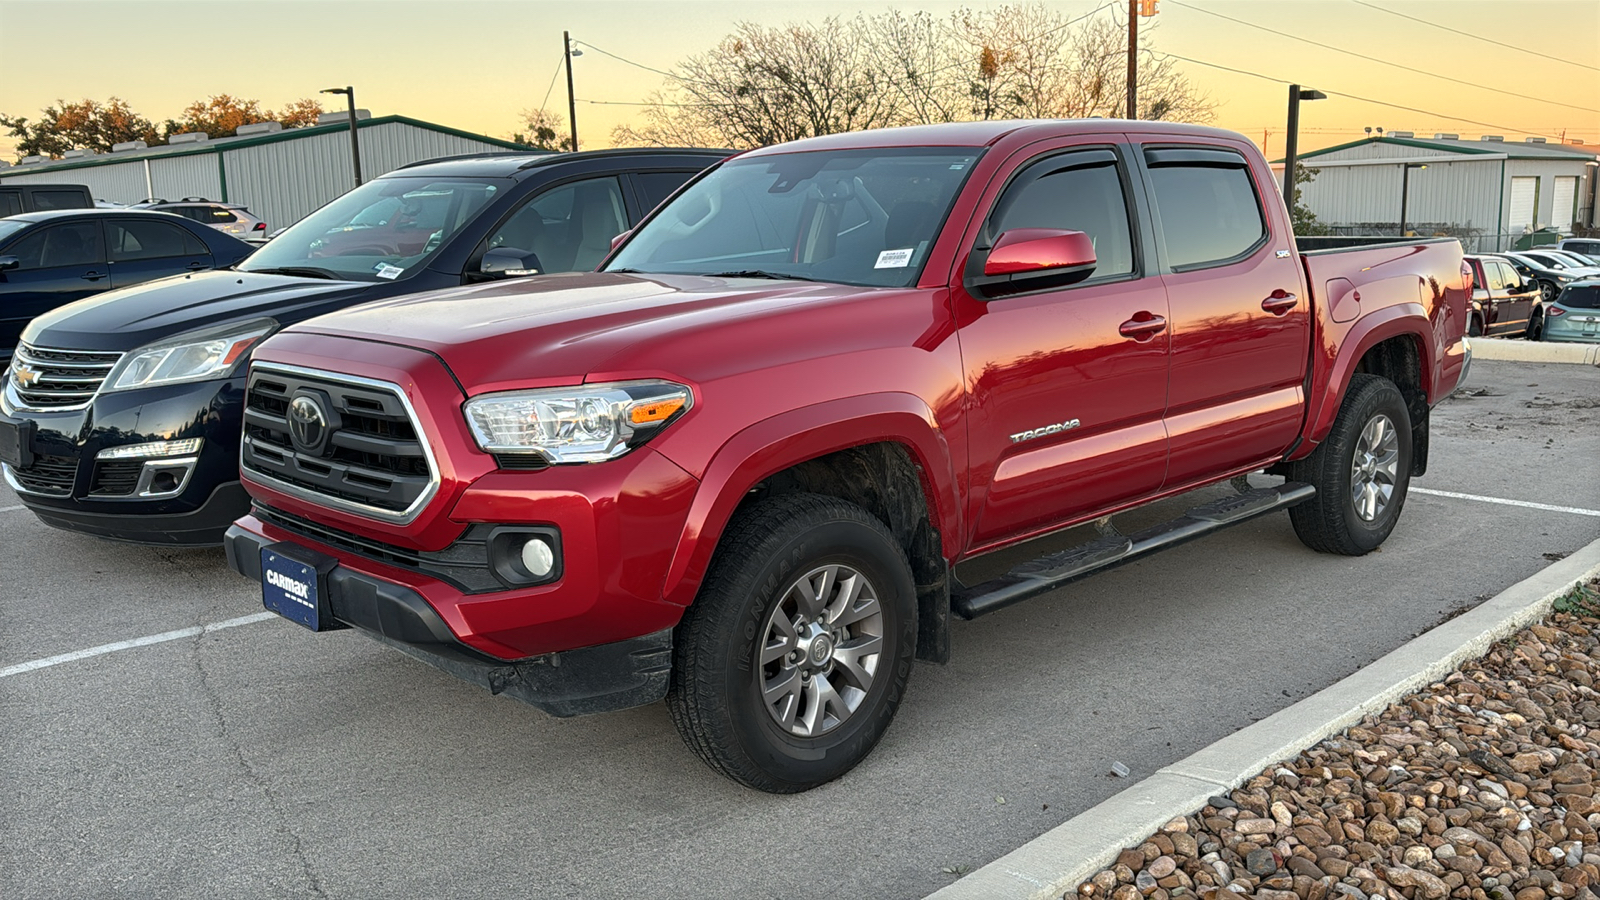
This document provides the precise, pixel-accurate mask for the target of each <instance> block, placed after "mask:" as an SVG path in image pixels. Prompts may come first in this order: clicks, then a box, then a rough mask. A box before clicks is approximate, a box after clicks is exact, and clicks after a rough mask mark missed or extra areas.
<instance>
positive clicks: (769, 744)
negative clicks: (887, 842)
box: [667, 494, 917, 793]
mask: <svg viewBox="0 0 1600 900" xmlns="http://www.w3.org/2000/svg"><path fill="white" fill-rule="evenodd" d="M916 633H917V621H916V589H915V587H914V585H913V582H912V578H911V569H910V566H908V565H907V563H906V559H905V554H904V552H903V551H902V550H901V549H900V546H899V545H898V544H897V543H895V541H894V538H893V537H892V536H891V535H890V534H889V530H888V529H887V528H886V527H884V525H883V523H881V522H879V521H878V520H877V519H875V518H873V517H872V515H871V514H869V513H868V512H867V511H866V510H864V509H862V508H860V507H859V506H856V505H854V504H851V503H846V502H845V501H843V500H839V499H837V498H833V497H824V496H820V495H815V494H790V495H786V496H782V497H776V498H773V499H771V500H762V501H758V502H757V503H756V504H754V505H753V506H752V507H750V508H749V509H746V510H744V511H742V512H741V513H740V514H739V515H737V516H736V517H735V518H734V520H733V521H732V522H731V523H730V524H729V526H728V529H727V532H726V533H725V534H724V536H723V539H722V543H721V544H719V545H718V547H717V555H716V559H715V561H714V562H713V564H712V569H711V572H710V573H709V574H708V575H707V578H706V583H705V586H704V587H703V588H702V589H701V591H700V595H699V596H698V597H697V598H696V599H695V602H694V604H693V605H692V606H690V607H689V610H688V612H686V613H685V614H684V619H683V621H682V623H680V624H679V626H678V631H677V640H676V641H675V644H676V647H675V649H674V655H675V659H674V666H673V673H672V687H671V690H670V691H669V692H668V695H667V704H668V708H669V710H670V711H671V713H672V719H673V722H674V723H675V724H676V725H677V726H678V731H679V733H680V734H682V736H683V739H684V742H685V743H687V744H688V745H689V747H690V749H692V750H694V751H695V753H696V754H698V755H699V756H700V758H701V759H703V760H705V762H706V763H707V764H709V765H710V766H711V767H712V768H714V769H716V770H718V771H720V772H722V773H723V774H725V775H727V776H728V777H730V778H732V779H733V780H735V781H738V782H740V783H741V784H744V785H747V786H749V787H753V788H756V789H758V790H763V791H770V792H773V793H794V792H797V791H803V790H807V789H809V788H812V787H816V786H817V785H819V784H823V783H825V782H828V781H831V780H833V779H835V778H838V777H839V776H840V775H843V774H844V773H845V772H848V771H849V770H850V769H851V768H852V767H854V766H855V765H856V764H857V763H859V762H860V761H861V760H862V759H864V758H866V756H867V754H868V753H870V752H871V751H872V748H873V747H874V746H875V745H876V744H877V742H878V739H879V738H880V737H882V736H883V732H884V731H885V729H887V728H888V727H889V722H890V721H891V720H892V719H893V718H894V714H895V711H896V709H897V708H898V707H899V704H900V699H901V697H903V696H904V694H905V686H906V682H907V680H908V679H909V677H910V675H911V663H912V658H913V655H914V654H915V651H916Z"/></svg>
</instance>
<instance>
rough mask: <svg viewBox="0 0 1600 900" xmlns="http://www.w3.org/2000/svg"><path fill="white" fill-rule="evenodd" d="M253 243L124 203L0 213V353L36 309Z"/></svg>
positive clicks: (204, 265)
mask: <svg viewBox="0 0 1600 900" xmlns="http://www.w3.org/2000/svg"><path fill="white" fill-rule="evenodd" d="M254 249H255V248H254V247H251V246H250V245H249V244H246V243H244V242H243V241H240V240H237V239H235V238H233V237H230V236H229V235H226V234H221V233H219V232H215V231H212V230H211V229H209V228H202V227H200V226H199V225H196V224H195V223H194V222H191V221H189V220H187V219H180V218H178V217H177V216H172V215H168V214H166V213H156V212H132V211H129V210H125V209H119V210H110V209H81V210H62V211H57V212H35V213H24V214H22V215H17V216H11V217H9V218H6V219H0V360H6V359H10V357H11V354H12V351H13V350H14V349H15V348H16V345H17V341H18V339H19V338H20V336H21V335H22V329H23V326H25V325H27V324H28V320H30V319H32V318H33V317H35V316H38V315H41V314H43V313H46V312H49V311H50V310H52V309H55V308H57V307H59V306H63V305H65V304H68V303H71V302H72V301H74V300H81V299H83V298H85V297H92V296H94V295H96V294H99V293H101V292H103V291H108V290H114V289H117V288H124V287H128V286H130V285H135V284H142V283H144V282H147V281H151V280H154V279H157V278H164V277H166V276H168V275H182V274H185V273H190V272H200V271H203V270H206V269H215V268H226V267H228V266H231V265H233V264H234V263H236V262H238V261H239V260H241V259H244V258H245V257H246V256H249V255H250V253H251V251H253V250H254Z"/></svg>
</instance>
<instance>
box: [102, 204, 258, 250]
mask: <svg viewBox="0 0 1600 900" xmlns="http://www.w3.org/2000/svg"><path fill="white" fill-rule="evenodd" d="M133 207H134V208H135V209H157V210H160V211H162V212H167V213H175V214H177V215H180V216H183V217H184V218H185V219H193V220H194V221H196V222H199V223H200V224H202V225H210V226H211V227H212V228H215V229H217V230H218V231H222V232H226V233H227V234H231V235H233V236H234V237H236V238H240V239H244V240H248V239H250V238H264V237H266V236H267V223H266V220H264V219H261V218H258V217H257V216H255V215H254V214H253V213H251V212H250V210H248V209H246V208H245V207H244V206H243V205H242V204H239V203H218V202H216V201H214V200H207V199H206V198H204V197H185V198H183V199H182V200H162V199H161V198H159V197H152V198H150V199H147V200H141V201H139V202H138V203H135V204H133Z"/></svg>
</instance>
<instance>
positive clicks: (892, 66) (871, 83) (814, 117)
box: [613, 2, 1213, 147]
mask: <svg viewBox="0 0 1600 900" xmlns="http://www.w3.org/2000/svg"><path fill="white" fill-rule="evenodd" d="M1146 33H1147V34H1148V33H1149V32H1146ZM1125 41H1126V38H1125V33H1124V32H1123V30H1122V28H1121V26H1120V25H1119V24H1118V23H1117V21H1114V20H1113V19H1112V17H1110V16H1102V15H1095V16H1091V17H1089V18H1087V19H1082V20H1081V21H1079V20H1074V19H1069V18H1067V17H1066V16H1064V15H1063V14H1062V13H1060V12H1057V11H1055V10H1053V9H1051V8H1050V7H1048V6H1046V5H1044V4H1043V3H1040V2H1024V3H1014V4H1010V5H1007V6H1001V7H996V8H993V9H989V10H980V11H974V10H969V9H963V10H958V11H957V12H955V13H953V14H952V15H950V16H949V17H948V18H944V19H941V18H937V17H934V16H932V15H930V14H928V13H925V12H915V13H904V12H900V11H891V12H887V13H883V14H880V15H876V16H857V17H856V18H855V19H851V20H848V21H845V20H840V19H838V18H828V19H825V20H823V21H822V22H821V23H820V24H805V23H801V24H790V25H787V26H784V27H782V28H768V27H762V26H758V25H754V24H751V23H748V22H745V23H740V24H739V25H738V26H737V27H736V29H735V31H734V33H733V34H731V35H729V36H727V37H725V38H723V39H722V41H721V42H719V43H718V44H717V46H715V47H713V48H712V49H710V50H708V51H705V52H704V53H700V54H696V55H694V56H690V57H689V58H687V59H685V60H684V61H683V62H681V63H679V64H678V65H677V66H676V67H675V68H674V69H673V72H672V74H671V76H670V77H669V79H668V82H667V83H666V84H665V85H664V86H663V88H662V89H661V90H660V91H658V92H656V93H655V94H653V95H651V97H650V105H649V106H647V107H646V108H645V111H644V124H643V125H642V126H639V127H630V126H623V127H619V128H618V129H616V130H615V131H614V132H613V139H614V140H616V141H617V142H618V143H646V144H708V143H709V144H722V145H725V146H732V147H752V146H761V145H765V144H771V143H777V142H780V141H789V140H796V139H799V138H804V137H812V136H815V135H822V134H833V133H836V132H841V131H855V130H859V129H864V128H879V127H884V126H887V125H908V124H922V123H932V122H951V121H962V120H971V119H998V118H1076V117H1086V116H1117V115H1120V113H1121V110H1122V108H1123V103H1124V100H1123V96H1124V95H1123V86H1124V85H1125V84H1126V71H1125V68H1124V60H1125V55H1124V54H1125V52H1126V51H1125V48H1126V43H1125ZM1140 70H1141V71H1140V79H1139V110H1140V116H1141V118H1151V119H1184V120H1187V121H1207V120H1209V119H1210V117H1211V114H1212V110H1213V104H1212V103H1211V102H1210V100H1209V99H1208V98H1207V97H1206V96H1205V95H1204V94H1202V93H1200V92H1199V91H1198V90H1197V89H1196V88H1195V87H1194V86H1193V85H1192V84H1191V83H1190V82H1189V81H1188V79H1187V78H1185V77H1184V76H1183V74H1182V73H1180V72H1178V71H1176V69H1175V68H1174V66H1173V62H1172V60H1171V59H1169V58H1166V57H1157V56H1156V55H1155V54H1152V53H1149V52H1146V53H1145V54H1144V58H1143V59H1142V60H1141V63H1140Z"/></svg>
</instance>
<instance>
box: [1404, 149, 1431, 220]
mask: <svg viewBox="0 0 1600 900" xmlns="http://www.w3.org/2000/svg"><path fill="white" fill-rule="evenodd" d="M1426 168H1427V165H1426V164H1424V163H1406V164H1405V165H1404V168H1402V169H1401V170H1400V171H1401V175H1400V236H1401V237H1405V236H1406V201H1407V200H1409V199H1410V198H1411V170H1412V169H1426Z"/></svg>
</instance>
